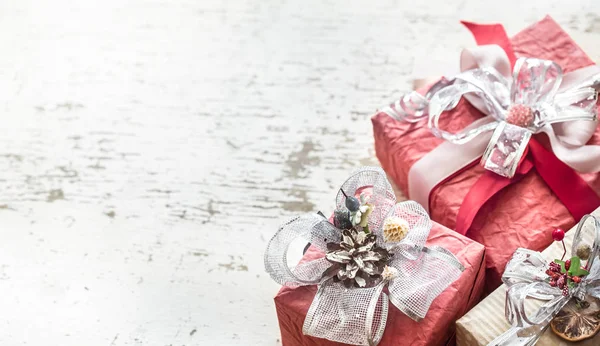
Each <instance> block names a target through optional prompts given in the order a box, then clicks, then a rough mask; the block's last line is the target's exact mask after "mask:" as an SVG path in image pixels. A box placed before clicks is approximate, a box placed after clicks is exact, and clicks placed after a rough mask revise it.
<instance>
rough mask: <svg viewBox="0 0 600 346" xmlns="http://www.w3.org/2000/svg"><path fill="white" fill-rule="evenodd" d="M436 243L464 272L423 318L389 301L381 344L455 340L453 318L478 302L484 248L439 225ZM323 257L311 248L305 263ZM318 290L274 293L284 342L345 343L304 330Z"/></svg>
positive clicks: (293, 344) (306, 288)
mask: <svg viewBox="0 0 600 346" xmlns="http://www.w3.org/2000/svg"><path fill="white" fill-rule="evenodd" d="M433 245H438V246H443V247H444V248H446V249H448V250H450V251H451V252H452V253H454V255H456V257H457V258H458V259H459V260H460V262H461V263H462V264H463V265H464V267H465V270H464V272H463V273H462V275H461V277H460V278H459V279H458V280H457V281H455V282H454V283H453V284H452V285H451V286H449V287H448V288H447V289H446V290H445V291H444V292H442V294H440V295H439V296H438V297H437V298H436V299H435V300H434V301H433V303H432V305H431V307H430V308H429V311H428V312H427V315H426V316H425V319H423V320H422V321H420V322H415V321H413V320H412V319H410V318H409V317H407V316H406V315H404V314H403V313H402V312H400V311H399V310H398V309H396V308H395V307H394V306H393V305H392V304H390V307H389V314H388V319H387V326H386V329H385V333H384V334H383V339H382V340H381V342H380V343H379V345H380V346H386V345H415V346H417V345H450V344H454V322H455V321H456V320H457V319H458V318H460V317H461V316H463V315H464V314H465V313H466V312H467V311H469V309H470V308H471V307H473V306H474V305H475V304H477V302H478V301H479V299H480V296H481V293H482V291H483V287H484V281H485V280H484V275H485V270H484V268H485V267H484V263H485V249H484V247H483V246H482V245H480V244H477V243H476V242H474V241H472V240H470V239H468V238H466V237H464V236H462V235H460V234H457V233H455V232H453V231H451V230H449V229H447V228H446V227H444V226H441V225H439V224H436V223H434V225H433V228H432V229H431V232H430V234H429V239H428V240H427V246H433ZM318 257H323V254H322V253H320V252H319V251H317V250H315V249H313V248H310V249H309V250H308V251H307V252H306V253H305V254H304V257H303V258H302V261H308V260H313V259H316V258H318ZM316 292H317V286H301V287H296V288H290V287H285V286H284V287H283V288H281V290H280V291H279V293H277V295H276V296H275V306H276V309H277V318H278V319H279V327H280V329H281V340H282V343H283V346H296V345H298V346H299V345H341V344H339V343H336V342H332V341H329V340H325V339H319V338H314V337H310V336H306V335H303V334H302V325H303V324H304V319H305V317H306V314H307V312H308V308H309V307H310V304H311V302H312V301H313V298H314V296H315V294H316Z"/></svg>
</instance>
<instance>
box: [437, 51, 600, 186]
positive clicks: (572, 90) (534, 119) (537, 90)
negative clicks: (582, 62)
mask: <svg viewBox="0 0 600 346" xmlns="http://www.w3.org/2000/svg"><path fill="white" fill-rule="evenodd" d="M563 77H564V76H563V72H562V69H561V67H560V66H559V65H558V64H556V63H554V62H552V61H549V60H542V59H535V58H519V59H518V60H517V62H516V64H515V66H514V69H513V74H512V78H507V77H505V76H503V75H502V74H501V73H500V72H498V71H497V70H496V69H495V68H493V67H491V66H487V67H482V68H476V69H472V70H468V71H465V72H463V73H461V74H459V75H458V76H456V78H455V80H454V83H453V84H452V85H449V86H447V87H444V88H442V89H440V90H439V91H438V92H436V93H435V94H434V95H433V96H432V98H431V101H430V103H429V127H430V129H431V131H432V132H433V134H434V135H435V136H437V137H440V138H443V139H445V140H447V141H449V142H451V143H454V144H465V143H467V142H469V141H471V140H472V139H473V138H475V137H477V136H479V135H481V134H483V133H486V132H489V131H492V130H493V131H494V132H493V134H492V137H491V139H490V141H489V143H488V146H487V148H486V149H485V151H484V153H483V157H482V159H481V164H482V165H483V167H484V168H485V169H487V170H490V171H492V172H495V173H497V174H499V175H502V176H504V177H508V178H512V177H513V176H514V174H515V171H516V169H517V166H518V165H519V162H520V160H521V157H522V155H523V153H524V152H525V149H526V147H527V143H528V142H529V139H530V138H531V135H532V134H535V133H540V132H546V133H547V134H548V135H549V137H551V139H552V138H553V136H554V129H553V127H552V126H551V125H552V124H555V123H564V122H570V121H576V120H587V121H595V120H597V109H596V100H597V97H598V94H597V92H596V90H594V89H593V88H592V87H590V85H592V84H593V83H595V82H596V79H598V78H599V77H600V76H592V79H587V76H586V79H585V80H584V81H578V82H576V83H572V81H566V83H563ZM559 88H560V89H559ZM463 95H464V96H465V97H467V99H469V101H470V102H471V103H472V104H473V105H474V106H475V107H477V108H479V109H481V110H483V111H484V113H486V114H488V115H489V116H490V117H491V119H490V122H487V123H486V124H483V125H480V126H477V127H474V128H469V129H464V130H462V131H459V132H457V133H450V132H447V131H444V130H442V129H441V128H440V127H439V119H440V116H441V114H442V113H443V112H445V111H448V110H451V109H453V108H454V107H456V105H457V103H458V101H459V100H460V98H461V97H462V96H463ZM514 106H520V107H521V108H522V109H523V110H525V111H526V112H527V113H530V117H531V120H530V121H526V122H519V121H516V122H515V120H513V119H511V117H510V113H511V112H510V111H511V107H514ZM512 109H514V108H512ZM552 144H553V147H555V146H556V145H558V142H556V141H555V143H552Z"/></svg>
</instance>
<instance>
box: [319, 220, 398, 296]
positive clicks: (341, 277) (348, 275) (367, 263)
mask: <svg viewBox="0 0 600 346" xmlns="http://www.w3.org/2000/svg"><path fill="white" fill-rule="evenodd" d="M376 239H377V237H376V236H375V235H374V234H373V233H369V234H367V233H364V232H363V231H357V230H356V229H349V230H344V231H342V239H341V242H340V243H339V244H337V243H328V244H327V249H328V251H327V254H326V256H325V258H326V259H327V260H328V261H329V262H331V263H333V265H332V266H331V267H330V268H329V269H327V270H326V271H325V273H323V277H329V276H333V280H334V281H336V282H338V281H342V282H343V283H344V286H346V287H348V288H350V287H352V286H355V287H372V286H375V285H376V284H377V283H378V282H379V281H380V280H381V273H382V272H383V269H384V267H385V265H386V264H387V262H388V260H389V259H390V256H391V255H390V254H389V253H388V252H387V250H385V249H383V248H381V247H379V246H377V244H376Z"/></svg>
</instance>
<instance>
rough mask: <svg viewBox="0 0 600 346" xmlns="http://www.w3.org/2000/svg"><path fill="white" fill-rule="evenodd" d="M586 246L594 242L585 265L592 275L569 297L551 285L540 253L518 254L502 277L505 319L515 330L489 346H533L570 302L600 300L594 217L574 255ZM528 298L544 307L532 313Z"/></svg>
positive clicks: (599, 233)
mask: <svg viewBox="0 0 600 346" xmlns="http://www.w3.org/2000/svg"><path fill="white" fill-rule="evenodd" d="M584 242H585V243H587V244H589V243H590V242H593V245H592V247H591V248H592V251H591V255H590V257H589V259H588V260H587V263H586V267H587V268H589V274H588V275H586V276H585V277H583V279H582V281H581V282H580V283H579V284H578V285H577V286H575V287H574V288H571V289H569V294H568V295H566V296H565V295H563V293H562V290H561V289H559V288H557V287H552V286H550V284H549V283H548V279H549V277H548V275H547V274H546V269H548V261H547V260H545V259H544V258H543V257H542V254H541V253H539V252H535V251H531V250H528V249H523V248H519V249H517V250H516V251H515V253H514V255H513V257H512V258H511V260H510V261H509V262H508V264H507V265H506V270H505V272H504V274H503V276H502V280H503V281H504V283H505V284H506V286H507V291H506V319H507V320H508V321H509V323H511V324H512V327H511V328H510V329H509V330H508V331H506V332H505V333H503V334H502V335H500V336H499V337H497V338H496V339H494V340H493V341H492V342H490V343H489V345H490V346H491V345H494V346H518V345H528V346H529V345H534V344H535V343H536V342H537V340H538V339H539V337H540V336H541V335H542V332H543V331H545V330H546V328H547V327H548V325H549V323H550V321H551V320H552V319H553V318H554V316H555V315H556V314H557V313H558V312H559V311H560V310H561V309H562V308H563V307H564V306H565V305H566V304H567V302H569V300H570V299H571V298H574V297H576V298H579V299H583V298H584V297H585V296H586V295H591V296H593V297H596V298H600V261H598V259H597V257H598V256H599V255H600V222H599V220H598V219H596V218H595V217H594V216H592V215H585V216H584V217H583V218H582V219H581V221H580V222H579V224H578V225H577V230H576V233H575V237H574V239H573V244H572V247H571V253H572V254H573V255H574V254H575V253H576V249H577V248H578V247H579V245H581V244H583V243H584ZM529 298H532V299H537V300H541V301H545V303H544V304H543V305H541V306H540V307H539V308H538V309H536V310H535V311H533V312H531V311H530V310H529V309H526V305H527V300H528V299H529ZM528 310H529V311H530V312H531V313H530V314H529V313H528Z"/></svg>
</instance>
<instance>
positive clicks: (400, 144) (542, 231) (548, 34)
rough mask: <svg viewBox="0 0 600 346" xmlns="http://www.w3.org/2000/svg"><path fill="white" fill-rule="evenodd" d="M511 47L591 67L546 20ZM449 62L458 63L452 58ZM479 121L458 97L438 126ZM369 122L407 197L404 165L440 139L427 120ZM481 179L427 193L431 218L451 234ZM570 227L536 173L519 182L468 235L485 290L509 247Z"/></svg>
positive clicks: (469, 177)
mask: <svg viewBox="0 0 600 346" xmlns="http://www.w3.org/2000/svg"><path fill="white" fill-rule="evenodd" d="M511 43H512V46H513V49H514V51H515V54H516V55H517V57H520V56H524V57H536V58H542V59H548V60H553V61H555V62H556V63H558V64H559V65H560V66H561V67H562V68H563V70H564V71H565V72H570V71H573V70H576V69H578V68H581V67H585V66H588V65H592V64H593V61H592V60H591V59H590V58H589V57H588V56H587V55H586V54H585V53H584V52H583V50H582V49H581V48H580V47H579V46H577V44H576V43H575V42H574V41H573V40H572V39H571V38H570V37H569V36H568V35H567V34H566V33H565V32H564V31H563V30H562V29H561V28H560V26H558V24H557V23H556V22H554V20H552V19H551V18H550V17H546V18H544V19H543V20H541V21H540V22H538V23H536V24H534V25H532V26H530V27H528V28H526V29H525V30H523V31H521V32H520V33H518V34H517V35H515V36H514V37H513V38H512V39H511ZM449 58H452V57H449ZM455 58H456V59H457V64H458V57H455ZM480 117H482V114H481V113H480V112H479V111H477V110H476V109H475V108H474V107H472V106H471V105H470V104H469V103H468V102H466V101H465V100H464V99H463V100H461V101H460V103H459V105H458V106H457V107H456V109H455V110H453V111H451V112H450V113H449V114H447V115H446V116H444V117H442V119H441V120H443V121H440V122H441V123H442V122H443V124H442V125H441V127H442V128H445V129H450V130H452V131H457V130H460V129H462V128H464V127H465V126H466V125H468V124H470V123H471V122H473V121H474V120H476V119H478V118H480ZM372 122H373V132H374V135H375V149H376V152H377V157H378V158H379V161H380V162H381V166H382V167H383V168H384V170H385V171H386V172H387V173H388V174H389V176H390V177H391V179H392V180H393V181H394V182H395V183H396V184H397V185H398V187H399V188H400V189H401V190H402V191H403V192H404V193H408V185H407V184H408V182H407V177H408V171H409V169H410V167H411V166H412V165H413V164H414V163H415V162H416V161H417V160H419V159H420V158H421V157H423V156H424V155H425V154H427V153H428V152H429V151H431V150H432V149H434V148H435V147H437V146H438V145H439V144H440V143H441V142H442V140H441V139H439V138H436V137H434V136H433V134H431V132H430V131H429V129H428V128H427V124H426V121H422V122H419V123H417V124H408V123H401V122H398V121H396V120H394V119H392V118H391V117H389V116H388V115H386V114H385V113H378V114H376V115H375V116H373V118H372ZM536 138H537V139H538V140H540V141H542V142H547V137H545V135H537V136H536ZM592 143H593V144H600V130H598V129H597V130H596V133H595V134H594V136H593V138H592V139H591V140H590V142H589V143H588V144H592ZM482 173H483V168H481V167H480V166H479V165H475V166H473V167H471V168H469V169H466V170H464V171H463V172H461V173H460V174H458V175H456V176H455V177H453V178H451V179H450V180H449V181H447V182H445V183H444V184H442V185H440V186H438V187H437V188H436V189H435V190H434V191H432V193H431V196H430V214H431V218H432V219H433V220H435V221H437V222H439V223H441V224H443V225H445V226H447V227H449V228H452V229H454V228H455V226H456V216H457V214H458V210H459V208H460V205H461V203H462V201H463V200H464V198H465V195H466V194H467V192H468V191H469V189H470V187H471V186H473V184H474V183H475V181H476V180H477V179H478V178H479V177H480V176H481V174H482ZM582 177H583V178H584V179H585V180H586V181H587V182H588V184H590V186H591V187H592V188H594V190H596V191H600V176H599V175H598V174H584V175H582ZM409 197H410V196H409ZM575 223H576V221H575V220H574V219H573V218H572V216H571V215H570V214H569V212H568V211H567V209H566V208H565V207H564V206H563V205H562V203H561V202H560V201H559V200H558V199H557V197H556V196H555V195H554V194H553V193H552V192H551V191H550V189H549V188H548V187H547V186H546V184H545V183H544V181H543V180H542V179H541V178H540V176H539V175H538V174H537V172H536V171H535V169H534V170H532V171H531V172H530V173H529V174H528V175H527V176H525V177H524V178H523V180H521V181H520V182H518V183H516V184H513V185H511V186H509V187H507V188H505V189H504V190H502V191H501V192H500V193H498V194H497V195H496V196H494V197H493V198H492V199H491V200H490V201H488V203H486V204H485V205H484V207H483V208H482V209H481V210H480V212H479V213H478V214H477V217H476V218H475V220H474V222H473V225H472V226H471V228H470V229H469V231H468V233H467V236H468V237H469V238H472V239H473V240H475V241H477V242H479V243H481V244H483V245H485V246H486V254H487V264H486V266H487V274H486V279H487V283H486V291H488V292H491V291H492V290H493V289H495V288H496V287H498V286H499V285H500V283H501V280H500V278H501V276H502V273H503V272H504V267H505V266H506V262H507V261H508V260H509V259H510V256H512V254H513V252H514V251H515V249H517V248H518V247H524V248H528V249H533V250H536V251H541V250H543V249H545V248H546V247H548V245H550V243H551V242H552V238H551V234H550V231H551V230H552V229H553V228H555V227H561V228H563V229H570V228H571V227H572V226H573V225H574V224H575Z"/></svg>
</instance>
